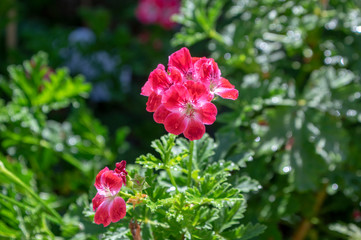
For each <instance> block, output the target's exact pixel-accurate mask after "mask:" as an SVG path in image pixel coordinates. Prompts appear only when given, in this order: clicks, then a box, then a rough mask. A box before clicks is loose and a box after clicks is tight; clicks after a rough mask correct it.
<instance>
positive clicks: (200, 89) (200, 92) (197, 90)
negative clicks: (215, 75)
mask: <svg viewBox="0 0 361 240" xmlns="http://www.w3.org/2000/svg"><path fill="white" fill-rule="evenodd" d="M184 85H185V87H186V88H187V90H188V93H189V97H190V100H191V102H192V103H193V104H194V105H196V106H200V105H203V104H204V103H206V102H209V101H211V100H212V99H213V95H212V94H211V93H210V92H209V89H208V88H207V87H206V86H205V85H204V84H203V83H201V82H194V81H187V82H185V84H184Z"/></svg>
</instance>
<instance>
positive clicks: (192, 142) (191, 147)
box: [187, 141, 194, 187]
mask: <svg viewBox="0 0 361 240" xmlns="http://www.w3.org/2000/svg"><path fill="white" fill-rule="evenodd" d="M193 149H194V141H191V142H190V143H189V161H188V184H187V185H188V187H191V186H192V162H193Z"/></svg>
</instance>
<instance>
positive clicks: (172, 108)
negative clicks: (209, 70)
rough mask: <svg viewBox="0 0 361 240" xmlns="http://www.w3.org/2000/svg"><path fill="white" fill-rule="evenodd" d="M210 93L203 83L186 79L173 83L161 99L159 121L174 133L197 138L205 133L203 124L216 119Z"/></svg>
mask: <svg viewBox="0 0 361 240" xmlns="http://www.w3.org/2000/svg"><path fill="white" fill-rule="evenodd" d="M212 98H213V97H212V94H210V93H209V91H208V90H207V88H206V87H205V86H204V84H202V83H200V82H194V81H187V82H185V83H184V85H174V86H172V87H171V88H170V89H169V90H168V91H167V92H166V93H165V94H164V97H163V99H162V104H163V107H162V109H161V110H159V112H160V113H157V114H159V115H160V116H161V117H159V121H160V122H163V123H164V127H165V129H166V130H167V131H168V132H170V133H172V134H175V135H178V134H181V133H183V134H184V136H185V137H186V138H188V139H189V140H198V139H200V138H202V136H203V135H204V133H205V126H204V124H206V125H209V124H212V123H213V122H214V121H215V120H216V115H217V108H216V106H215V105H214V104H213V103H211V102H210V101H211V100H212Z"/></svg>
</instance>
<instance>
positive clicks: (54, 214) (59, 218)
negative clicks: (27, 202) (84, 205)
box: [0, 161, 63, 224]
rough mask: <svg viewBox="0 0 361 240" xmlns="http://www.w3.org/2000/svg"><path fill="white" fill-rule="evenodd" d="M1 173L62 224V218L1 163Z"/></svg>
mask: <svg viewBox="0 0 361 240" xmlns="http://www.w3.org/2000/svg"><path fill="white" fill-rule="evenodd" d="M0 172H2V173H3V174H4V175H5V176H6V177H7V178H8V179H10V180H11V181H12V182H14V183H15V184H17V185H18V186H20V187H22V188H23V189H24V190H25V191H27V192H28V193H29V194H30V195H31V196H32V197H33V198H34V199H35V200H37V201H38V202H39V203H40V204H41V205H42V206H43V207H44V208H45V210H47V211H48V212H49V213H50V214H51V215H53V216H54V217H55V218H56V219H57V220H58V223H59V224H61V223H62V221H63V220H62V219H61V216H60V215H59V214H58V213H57V212H56V211H55V210H54V209H53V208H51V207H49V206H48V205H47V204H46V203H45V202H44V201H43V199H41V198H40V197H39V196H38V195H37V194H36V193H35V192H34V191H33V190H32V189H31V188H30V187H29V186H28V185H26V184H25V183H24V182H23V181H21V180H20V179H19V178H18V177H17V176H15V175H14V174H13V173H12V172H10V171H9V170H7V169H6V168H5V166H4V164H3V163H2V162H1V161H0Z"/></svg>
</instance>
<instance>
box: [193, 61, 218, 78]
mask: <svg viewBox="0 0 361 240" xmlns="http://www.w3.org/2000/svg"><path fill="white" fill-rule="evenodd" d="M194 69H195V76H196V78H197V79H198V80H200V81H201V82H203V83H205V84H209V83H210V82H211V81H213V80H216V81H217V80H218V79H219V78H220V76H221V71H220V70H219V68H218V65H217V63H216V62H215V61H214V59H213V58H202V59H200V60H199V61H197V62H196V63H195V64H194Z"/></svg>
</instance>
